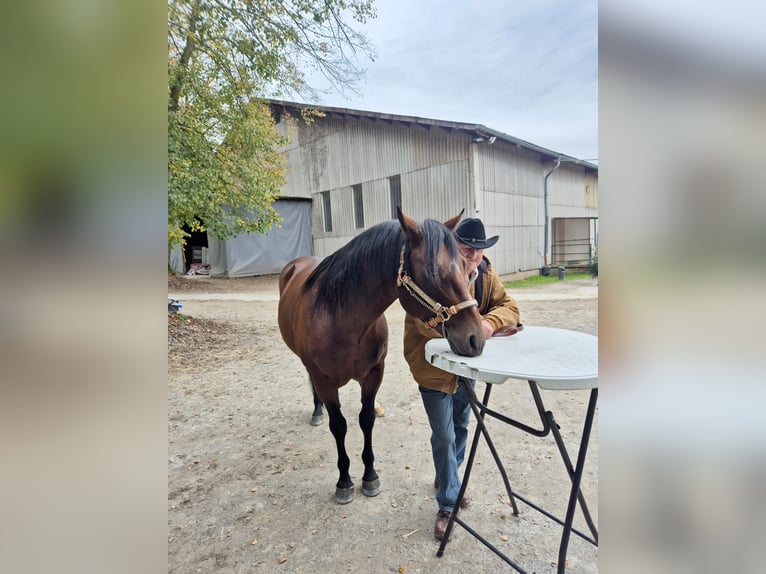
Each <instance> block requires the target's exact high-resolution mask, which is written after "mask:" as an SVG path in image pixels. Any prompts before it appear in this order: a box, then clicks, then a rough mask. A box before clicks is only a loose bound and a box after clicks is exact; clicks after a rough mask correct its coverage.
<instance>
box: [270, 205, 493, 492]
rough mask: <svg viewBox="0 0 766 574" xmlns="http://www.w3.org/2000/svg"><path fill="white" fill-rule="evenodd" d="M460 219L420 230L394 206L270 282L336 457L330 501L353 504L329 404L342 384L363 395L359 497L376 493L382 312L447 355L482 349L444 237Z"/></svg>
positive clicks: (335, 402) (384, 347) (337, 422)
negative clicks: (395, 309) (420, 324)
mask: <svg viewBox="0 0 766 574" xmlns="http://www.w3.org/2000/svg"><path fill="white" fill-rule="evenodd" d="M461 215H462V212H461V213H460V214H458V215H457V216H455V217H453V218H452V219H450V220H448V221H446V222H445V223H443V224H442V223H440V222H438V221H434V220H431V219H427V220H425V221H423V222H420V223H419V222H416V221H415V220H413V219H411V218H409V217H407V216H406V215H405V214H403V213H402V212H401V210H400V209H398V208H397V219H398V221H395V220H391V221H386V222H383V223H379V224H378V225H375V226H373V227H370V228H369V229H367V230H366V231H364V232H363V233H361V234H360V235H358V236H356V237H355V238H353V239H352V240H351V241H349V242H348V243H347V244H346V245H345V246H343V247H341V248H340V249H338V250H337V251H335V253H333V254H331V255H329V256H328V257H326V258H324V259H319V258H316V257H299V258H298V259H294V260H293V261H291V262H290V263H288V264H287V265H285V267H284V268H283V269H282V272H281V273H280V275H279V310H278V319H279V330H280V332H281V334H282V338H283V339H284V341H285V343H286V344H287V346H288V347H289V348H290V349H291V350H292V351H293V352H294V353H295V354H296V355H297V356H298V357H299V358H300V359H301V361H302V362H303V365H304V366H305V367H306V371H307V372H308V375H309V380H310V382H311V385H312V388H313V390H314V393H315V396H316V397H317V398H318V399H319V400H320V401H321V402H322V403H324V406H325V408H326V409H327V413H328V415H329V418H330V432H332V435H333V437H334V438H335V444H336V447H337V451H338V472H339V478H338V482H337V484H336V488H335V501H336V502H337V503H338V504H346V503H349V502H351V501H352V500H353V498H354V483H353V482H352V481H351V476H350V475H349V466H350V461H349V458H348V454H347V453H346V447H345V437H346V429H347V426H346V419H345V418H344V417H343V414H342V413H341V408H340V399H339V397H338V389H339V388H340V387H342V386H344V385H345V384H346V383H348V381H349V380H351V379H355V380H357V381H358V382H359V384H360V386H361V391H362V409H361V411H360V413H359V426H360V427H361V428H362V432H363V434H364V447H363V450H362V461H363V462H364V475H363V476H362V494H364V495H365V496H376V495H377V494H379V493H380V490H381V487H380V479H379V477H378V473H377V472H376V471H375V468H374V466H373V464H374V461H375V455H374V454H373V449H372V428H373V426H374V424H375V412H374V402H375V396H376V395H377V392H378V389H379V388H380V383H381V381H382V379H383V368H384V364H385V358H386V354H387V352H388V324H387V323H386V318H385V316H384V314H383V313H384V311H385V310H386V309H387V308H388V307H389V306H390V305H391V304H392V303H393V302H394V301H395V300H396V299H397V298H398V299H399V302H400V304H401V305H402V307H403V308H404V310H405V311H406V312H407V313H409V314H411V315H413V316H414V317H417V318H419V319H421V320H423V321H424V322H426V323H427V325H428V326H430V327H431V328H435V327H437V326H438V327H439V328H440V329H441V331H442V334H443V335H444V336H445V337H446V338H447V340H448V341H449V344H450V347H451V348H452V350H453V351H454V352H456V353H458V354H461V355H467V356H476V355H479V354H481V352H482V350H483V348H484V331H483V329H482V327H481V317H480V315H479V313H478V311H477V309H476V306H477V303H476V301H475V300H474V299H472V298H471V297H470V295H469V292H468V286H467V284H466V278H465V262H464V260H463V258H462V257H461V256H460V255H459V252H458V249H457V244H456V242H455V238H454V235H453V233H452V231H453V230H454V228H455V226H456V225H457V223H458V221H460V217H461ZM439 301H441V302H443V304H442V303H439Z"/></svg>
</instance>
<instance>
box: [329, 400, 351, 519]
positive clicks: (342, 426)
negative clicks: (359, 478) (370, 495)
mask: <svg viewBox="0 0 766 574" xmlns="http://www.w3.org/2000/svg"><path fill="white" fill-rule="evenodd" d="M337 393H338V391H337V390H336V391H335V396H336V401H335V402H332V401H327V402H325V407H327V414H328V415H329V417H330V432H331V433H332V436H333V437H334V438H335V446H336V448H337V449H338V483H337V484H336V485H335V502H337V503H338V504H348V503H349V502H351V501H352V500H354V483H353V482H352V481H351V475H350V474H349V473H348V469H349V465H350V460H349V458H348V453H347V452H346V429H347V426H346V419H345V417H344V416H343V413H341V412H340V404H339V401H338V400H337Z"/></svg>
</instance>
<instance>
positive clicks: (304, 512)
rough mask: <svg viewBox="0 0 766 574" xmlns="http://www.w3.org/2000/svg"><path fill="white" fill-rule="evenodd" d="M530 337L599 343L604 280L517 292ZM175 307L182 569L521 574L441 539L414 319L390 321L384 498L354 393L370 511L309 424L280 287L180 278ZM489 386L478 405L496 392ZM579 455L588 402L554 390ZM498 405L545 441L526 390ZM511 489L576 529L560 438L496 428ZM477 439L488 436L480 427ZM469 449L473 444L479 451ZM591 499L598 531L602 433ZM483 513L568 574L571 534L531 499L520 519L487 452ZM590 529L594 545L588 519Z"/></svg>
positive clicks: (177, 557) (171, 557) (482, 469)
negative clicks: (565, 537) (406, 353)
mask: <svg viewBox="0 0 766 574" xmlns="http://www.w3.org/2000/svg"><path fill="white" fill-rule="evenodd" d="M511 294H512V295H513V296H514V297H516V298H517V300H518V301H519V305H520V308H521V312H522V322H523V323H524V324H526V325H544V326H551V327H561V328H567V329H573V330H577V331H583V332H586V333H592V334H595V335H597V334H598V286H597V281H596V280H590V279H588V280H578V281H565V282H557V283H555V284H551V285H547V286H544V287H535V288H524V289H518V290H515V291H512V292H511ZM168 296H169V297H173V298H177V299H179V300H180V302H181V303H182V304H183V308H182V309H181V314H182V317H179V316H171V315H169V316H168V571H169V572H178V573H184V574H187V573H196V572H205V573H206V572H227V573H228V572H232V573H234V572H236V573H244V572H269V573H270V572H284V573H287V572H290V573H309V572H332V573H335V572H354V573H357V572H371V573H389V572H393V573H402V572H404V573H416V572H422V573H427V572H456V573H457V572H497V571H512V570H511V568H510V567H509V566H508V565H506V564H505V563H504V562H503V561H502V560H500V559H499V558H498V557H497V556H495V555H494V554H493V553H492V552H491V551H490V550H489V549H487V548H486V547H485V546H483V545H482V544H481V543H480V542H478V541H477V540H475V539H474V538H473V537H472V536H471V535H470V534H469V533H468V532H467V531H466V530H464V529H463V528H461V527H460V526H458V525H456V527H455V532H454V533H453V536H452V540H451V542H450V543H449V544H448V546H447V548H446V551H445V554H444V556H443V557H442V558H437V557H436V550H437V548H438V543H437V541H436V540H435V539H434V537H433V522H434V517H435V513H436V510H437V505H436V501H435V499H434V489H433V476H434V472H433V466H432V462H431V455H430V445H429V436H430V430H429V427H428V421H427V419H426V416H425V411H424V410H423V406H422V403H421V401H420V396H419V393H418V390H417V385H416V384H415V382H414V381H413V379H412V377H411V376H410V373H409V370H408V368H407V365H406V363H405V361H404V359H403V357H402V330H403V320H404V313H403V311H402V309H401V307H400V306H399V304H398V303H394V304H393V305H392V306H391V307H390V308H389V309H388V311H387V312H386V317H387V319H388V323H389V330H390V341H389V354H388V359H387V361H386V371H385V375H384V379H383V384H382V386H381V390H380V392H379V394H378V402H379V403H380V405H381V406H382V407H383V409H384V410H385V414H384V415H383V416H382V417H379V418H378V419H377V421H376V424H375V430H374V434H373V442H374V448H375V457H376V469H377V471H378V473H379V475H380V479H381V483H382V487H383V490H382V492H381V493H380V495H378V496H377V497H374V498H366V497H365V496H363V495H362V494H361V492H360V491H359V490H358V489H359V488H360V487H361V473H362V468H363V467H362V462H361V456H360V455H361V449H362V434H361V430H360V429H359V425H358V423H357V415H358V412H359V405H360V403H359V399H360V396H359V388H358V385H357V384H356V383H355V382H353V381H352V382H351V383H349V384H348V385H346V386H345V387H344V388H343V389H341V401H342V404H343V406H344V414H345V416H346V419H347V421H348V435H347V439H346V443H347V448H348V451H349V456H350V457H351V475H352V479H353V480H354V482H355V484H356V486H357V493H356V497H355V499H354V501H353V502H351V503H350V504H348V505H344V506H341V505H338V504H336V503H335V502H334V500H333V494H334V491H335V482H336V480H337V468H336V451H335V445H334V441H333V439H332V435H331V434H330V431H329V428H328V424H327V417H326V416H325V422H324V424H322V425H321V426H318V427H312V426H310V425H309V419H310V415H311V407H312V402H311V393H310V389H309V385H308V380H307V376H306V374H305V371H304V369H303V366H302V365H301V363H300V361H299V360H298V358H297V357H296V356H295V355H293V354H292V352H291V351H290V350H289V349H288V348H287V347H286V346H285V344H284V343H283V341H282V339H281V336H280V334H279V328H278V326H277V300H278V293H277V278H276V276H264V277H254V278H247V279H218V278H210V277H187V276H177V277H169V279H168ZM483 388H484V385H483V383H478V384H477V393H478V394H479V395H481V394H482V393H483ZM542 396H543V401H544V402H545V406H546V408H547V409H548V410H551V411H553V413H554V414H555V416H556V419H557V422H558V424H559V426H560V427H561V432H562V435H563V437H564V440H565V441H566V442H567V447H568V448H569V452H570V454H571V455H572V456H574V453H576V451H577V446H578V440H579V437H580V433H581V431H582V424H583V418H584V413H585V407H586V402H587V398H588V393H587V392H586V391H570V392H551V391H542ZM492 406H493V407H494V408H496V409H497V410H500V411H502V412H506V413H508V414H510V415H511V416H513V417H514V418H516V419H520V420H523V421H525V422H527V423H528V424H530V425H531V426H535V427H538V428H539V426H540V423H539V421H538V419H537V418H536V412H535V410H534V404H533V402H532V399H531V395H530V393H529V389H528V386H527V384H526V383H524V382H520V381H518V382H517V381H508V382H506V383H505V384H503V385H500V386H498V388H496V389H495V391H494V393H493V395H492ZM488 426H489V429H490V432H491V433H492V436H493V439H494V441H495V444H496V446H497V448H498V451H499V452H500V456H501V457H502V459H503V461H504V462H505V465H506V468H507V470H508V476H509V479H510V481H511V486H512V487H513V488H514V490H515V491H517V492H518V493H520V494H521V495H522V496H524V497H525V498H527V499H529V500H531V501H534V502H536V503H538V504H539V505H541V506H543V507H544V508H546V509H547V510H549V511H551V512H552V513H553V514H555V515H557V516H559V517H563V516H564V514H565V505H566V499H567V496H568V493H569V485H570V483H569V478H568V476H567V474H566V471H565V470H564V466H563V464H562V461H561V459H560V457H559V454H558V451H557V450H556V447H555V443H554V441H553V438H552V437H551V436H548V437H545V438H544V439H539V438H537V437H533V436H530V435H527V434H524V433H522V432H520V431H518V430H515V429H512V428H508V427H505V426H501V423H499V422H498V421H489V423H488ZM471 430H473V425H472V429H471ZM469 444H470V437H469ZM582 491H583V493H584V495H585V497H586V499H587V500H588V501H589V505H590V510H591V513H592V514H593V517H594V520H595V522H596V524H598V507H597V494H598V420H596V422H595V424H594V428H593V433H592V436H591V443H590V448H589V452H588V458H587V463H586V468H585V476H584V477H583V485H582ZM469 492H470V494H471V495H472V498H473V504H472V505H471V506H470V507H468V508H467V509H466V510H463V511H461V514H460V515H461V517H462V518H463V519H464V520H465V521H466V522H467V523H468V524H469V525H471V526H472V527H474V528H475V529H476V530H478V531H479V532H480V533H481V534H482V535H483V536H485V537H486V538H487V539H489V540H490V541H491V542H492V543H493V544H495V545H496V546H498V547H499V548H501V549H502V550H503V551H504V552H506V553H507V554H509V555H510V556H511V557H512V558H513V559H514V560H515V561H516V562H517V563H519V564H520V565H522V566H523V567H524V568H525V569H526V570H527V571H528V572H536V573H538V574H542V573H548V572H555V570H556V569H555V563H556V557H557V553H558V541H559V537H560V533H561V527H560V526H559V525H557V524H556V523H554V522H552V521H550V520H549V519H547V518H545V517H544V516H542V515H541V514H539V513H538V512H536V511H534V510H533V509H531V508H530V507H528V506H526V505H525V504H524V503H522V502H521V501H519V509H520V514H519V516H513V515H512V513H511V507H510V505H509V501H508V497H507V494H506V493H505V489H504V487H503V482H502V479H501V476H500V473H499V472H498V470H497V469H496V468H495V467H494V463H493V461H492V459H491V456H490V454H489V450H488V449H487V447H486V445H481V446H480V448H479V452H478V454H477V459H476V466H475V467H474V472H473V475H472V477H471V482H470V487H469ZM575 527H576V528H580V529H582V530H584V531H587V526H586V525H585V522H584V520H583V519H582V515H581V513H580V512H579V511H578V513H577V515H576V520H575ZM597 571H598V549H597V548H595V547H593V546H592V545H591V544H589V543H587V542H585V541H583V540H581V539H580V538H579V537H577V536H573V537H572V539H571V542H570V546H569V556H568V561H567V572H572V573H580V572H584V573H591V572H597Z"/></svg>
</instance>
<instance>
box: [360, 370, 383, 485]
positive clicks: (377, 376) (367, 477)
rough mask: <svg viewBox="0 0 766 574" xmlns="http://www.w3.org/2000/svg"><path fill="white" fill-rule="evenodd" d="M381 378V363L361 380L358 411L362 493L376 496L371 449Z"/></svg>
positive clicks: (378, 482)
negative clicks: (362, 469) (362, 436)
mask: <svg viewBox="0 0 766 574" xmlns="http://www.w3.org/2000/svg"><path fill="white" fill-rule="evenodd" d="M382 380H383V363H382V362H381V363H379V364H378V365H376V366H375V367H374V368H373V369H372V370H371V371H370V373H369V374H368V375H367V377H366V378H365V379H364V381H362V410H361V411H360V412H359V426H360V427H362V433H363V434H364V448H363V450H362V461H363V462H364V476H363V477H362V494H364V495H365V496H377V495H378V494H380V478H379V477H378V473H377V472H375V466H374V464H375V453H374V452H373V450H372V428H373V427H374V426H375V396H376V395H377V394H378V389H379V388H380V383H381V381H382Z"/></svg>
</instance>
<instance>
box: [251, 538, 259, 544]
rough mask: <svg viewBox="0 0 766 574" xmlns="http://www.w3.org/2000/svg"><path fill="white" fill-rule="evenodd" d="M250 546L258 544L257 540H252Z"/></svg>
mask: <svg viewBox="0 0 766 574" xmlns="http://www.w3.org/2000/svg"><path fill="white" fill-rule="evenodd" d="M250 544H258V540H256V539H255V538H253V541H252V542H251V543H250Z"/></svg>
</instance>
